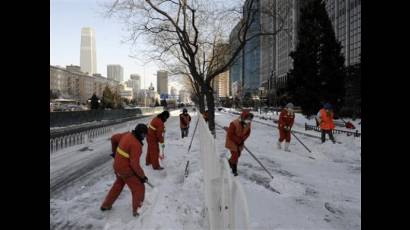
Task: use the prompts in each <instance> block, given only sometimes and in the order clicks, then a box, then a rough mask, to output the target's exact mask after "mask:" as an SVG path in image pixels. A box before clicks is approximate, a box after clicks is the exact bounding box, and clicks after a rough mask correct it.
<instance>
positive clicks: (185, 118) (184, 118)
mask: <svg viewBox="0 0 410 230" xmlns="http://www.w3.org/2000/svg"><path fill="white" fill-rule="evenodd" d="M189 123H191V116H190V115H189V113H188V110H187V109H185V108H184V109H183V110H182V113H181V114H179V127H180V128H181V136H182V138H184V137H188V131H189Z"/></svg>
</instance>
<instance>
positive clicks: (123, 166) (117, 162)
mask: <svg viewBox="0 0 410 230" xmlns="http://www.w3.org/2000/svg"><path fill="white" fill-rule="evenodd" d="M147 132H148V128H147V126H146V125H144V124H138V125H137V126H136V127H135V129H134V130H133V131H132V132H125V133H119V134H115V135H113V136H112V137H111V146H112V151H113V152H114V172H115V175H116V180H115V182H114V184H113V185H112V187H111V190H110V191H109V192H108V194H107V196H106V198H105V200H104V202H103V204H102V205H101V208H100V209H101V211H106V210H110V209H111V207H112V205H113V203H114V202H115V200H116V199H117V198H118V196H119V195H120V193H121V191H122V189H123V188H124V185H125V184H127V186H128V187H129V189H130V190H131V194H132V214H133V216H137V215H139V213H138V209H139V208H141V206H142V202H143V201H144V196H145V186H144V183H145V182H148V178H147V177H146V176H145V173H144V171H143V170H142V168H141V166H140V156H141V153H142V145H143V140H144V138H145V135H146V134H147Z"/></svg>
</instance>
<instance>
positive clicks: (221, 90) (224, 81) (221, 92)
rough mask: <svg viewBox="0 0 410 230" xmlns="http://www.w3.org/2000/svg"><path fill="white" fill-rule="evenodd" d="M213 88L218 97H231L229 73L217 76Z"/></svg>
mask: <svg viewBox="0 0 410 230" xmlns="http://www.w3.org/2000/svg"><path fill="white" fill-rule="evenodd" d="M212 83H213V84H212V88H213V89H214V93H215V95H216V97H218V98H221V97H228V96H229V71H228V70H227V71H225V72H223V73H221V74H219V75H218V76H216V77H215V78H214V79H213V81H212Z"/></svg>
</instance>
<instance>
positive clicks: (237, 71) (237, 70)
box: [229, 22, 242, 95]
mask: <svg viewBox="0 0 410 230" xmlns="http://www.w3.org/2000/svg"><path fill="white" fill-rule="evenodd" d="M240 27H241V23H240V22H238V24H236V26H235V27H234V29H233V30H232V32H231V34H230V35H229V44H230V45H231V47H232V52H233V50H235V49H236V48H237V47H238V46H239V40H238V33H239V29H240ZM241 79H242V52H240V53H239V54H238V55H237V56H236V57H235V60H234V61H233V63H232V65H231V66H230V68H229V85H230V86H231V87H229V94H230V95H232V94H233V92H232V85H233V84H234V82H240V81H241Z"/></svg>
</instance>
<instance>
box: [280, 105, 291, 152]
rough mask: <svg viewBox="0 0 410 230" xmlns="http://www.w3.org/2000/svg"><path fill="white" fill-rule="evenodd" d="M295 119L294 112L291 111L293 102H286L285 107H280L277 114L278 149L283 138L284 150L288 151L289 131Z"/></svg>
mask: <svg viewBox="0 0 410 230" xmlns="http://www.w3.org/2000/svg"><path fill="white" fill-rule="evenodd" d="M294 121H295V113H294V112H293V104H292V103H288V104H287V105H286V106H285V108H283V109H282V111H281V112H280V115H279V122H278V129H279V140H278V142H277V146H278V149H281V147H282V146H281V145H282V142H283V141H284V140H285V151H287V152H290V150H289V143H290V134H291V133H290V132H291V129H292V126H293V122H294Z"/></svg>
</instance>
